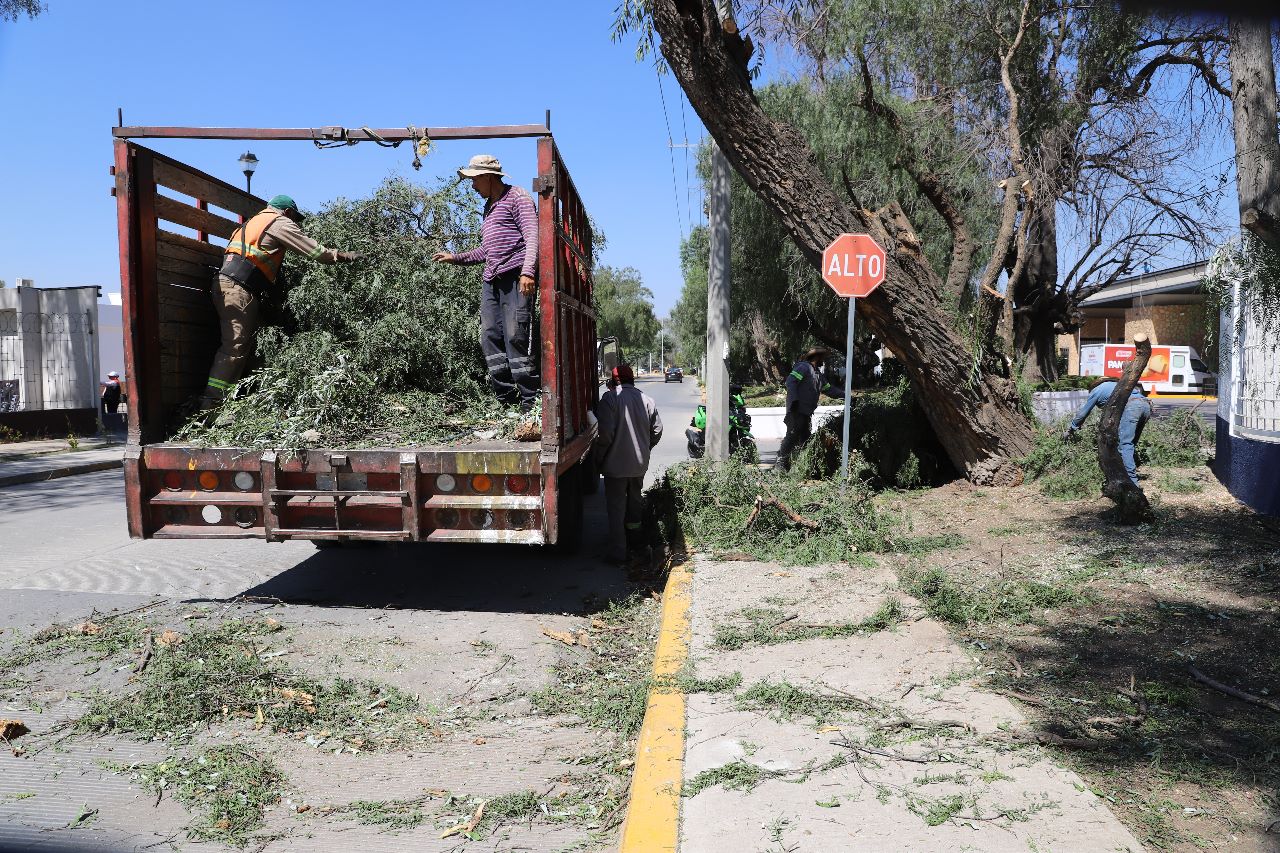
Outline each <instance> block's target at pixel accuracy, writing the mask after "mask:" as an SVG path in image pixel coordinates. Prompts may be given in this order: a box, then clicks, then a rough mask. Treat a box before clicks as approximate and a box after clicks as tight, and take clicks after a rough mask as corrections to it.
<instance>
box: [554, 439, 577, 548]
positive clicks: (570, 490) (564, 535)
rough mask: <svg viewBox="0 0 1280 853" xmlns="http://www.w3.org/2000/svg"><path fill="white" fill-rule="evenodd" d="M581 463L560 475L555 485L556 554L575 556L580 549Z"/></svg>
mask: <svg viewBox="0 0 1280 853" xmlns="http://www.w3.org/2000/svg"><path fill="white" fill-rule="evenodd" d="M584 473H585V468H584V466H583V463H581V462H580V463H578V464H577V465H574V466H573V467H572V468H570V469H569V470H567V471H565V472H564V473H563V474H561V475H560V478H559V480H558V482H557V483H556V515H557V518H558V520H559V528H560V533H559V536H557V538H556V544H555V545H554V546H553V547H554V548H555V551H556V553H557V554H576V553H577V552H578V550H579V549H580V548H581V547H582V492H583V487H584V484H583V474H584Z"/></svg>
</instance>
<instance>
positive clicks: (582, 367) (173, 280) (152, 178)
mask: <svg viewBox="0 0 1280 853" xmlns="http://www.w3.org/2000/svg"><path fill="white" fill-rule="evenodd" d="M112 133H113V136H114V138H115V165H114V167H113V170H112V172H113V174H114V175H115V189H114V191H113V192H114V195H115V197H116V204H117V212H118V217H119V231H120V290H121V293H122V295H123V303H124V334H125V361H126V364H127V368H128V371H127V377H126V380H127V393H128V399H129V402H130V406H129V431H128V444H127V447H126V451H125V465H124V471H125V484H126V491H125V494H126V501H127V509H128V523H129V533H130V535H131V536H134V537H142V538H148V537H155V538H170V539H173V538H201V539H213V538H260V539H266V540H268V541H282V540H286V539H313V540H330V541H334V540H337V541H344V540H382V541H399V542H418V541H427V542H511V543H524V544H530V545H559V546H562V547H568V548H572V547H574V546H576V544H577V542H578V540H579V538H580V536H581V530H582V499H583V492H584V490H585V489H587V488H588V487H590V486H591V485H594V482H593V481H594V478H593V477H588V476H587V475H586V474H585V473H584V472H585V471H586V470H587V467H588V465H587V463H586V461H585V460H586V459H587V456H588V451H589V450H590V447H591V442H592V440H593V439H594V438H595V431H596V429H595V425H594V424H595V422H594V420H593V419H592V418H591V417H590V416H589V412H590V411H591V410H592V409H594V407H595V404H596V402H597V400H598V393H599V384H598V381H597V370H598V366H597V352H596V318H595V311H594V308H593V303H592V281H591V271H592V257H591V251H592V242H591V225H590V222H589V220H588V217H587V214H586V210H585V209H584V208H583V205H582V201H581V200H580V198H579V197H578V193H577V191H576V190H575V188H574V185H573V181H572V180H571V179H570V177H569V173H568V171H567V170H566V169H565V166H564V163H563V161H562V160H561V158H560V153H559V151H558V149H557V148H556V144H555V140H554V139H553V138H552V136H551V131H550V129H549V128H548V127H547V126H544V125H518V126H508V127H501V126H500V127H475V128H421V129H416V128H409V129H408V130H406V129H405V128H398V129H379V130H368V129H361V130H356V129H346V128H338V127H324V128H286V129H254V128H178V127H117V128H113V131H112ZM369 134H373V135H372V136H371V135H369ZM422 136H426V137H428V138H430V139H432V140H444V139H476V140H481V139H495V138H503V139H511V138H521V137H527V138H531V139H534V140H535V144H536V148H537V167H538V171H537V178H536V179H535V180H534V186H533V191H534V194H535V197H536V198H537V200H538V229H539V230H538V242H539V244H538V301H539V324H540V326H539V329H540V333H541V341H542V353H541V367H542V439H541V442H540V443H539V442H524V443H520V442H514V441H488V442H480V443H474V444H464V445H459V446H456V447H454V446H427V447H385V448H375V449H360V450H357V449H343V448H334V449H330V450H307V451H300V452H298V453H286V452H283V451H266V452H263V451H260V450H249V449H245V448H236V447H219V448H198V447H194V446H191V445H186V444H178V443H173V442H169V441H167V440H166V439H167V438H168V435H169V433H168V428H169V426H170V424H171V420H172V416H173V414H174V412H175V410H176V409H177V408H178V407H180V406H181V405H182V404H183V403H184V402H185V401H187V400H188V399H189V398H191V397H192V396H193V395H197V394H199V393H200V392H201V391H202V389H203V387H204V384H205V381H206V379H207V378H208V370H209V365H210V364H211V363H212V360H213V355H214V352H215V351H216V350H217V348H218V345H219V327H218V320H217V315H216V313H215V311H214V308H213V303H212V300H211V299H210V296H209V289H210V286H211V285H212V283H213V281H214V277H215V274H216V270H217V268H218V266H219V265H220V263H221V260H222V255H223V248H222V247H223V246H224V245H225V243H226V240H227V238H228V237H230V235H231V232H232V231H233V230H234V229H235V228H236V227H237V224H238V220H241V219H247V218H249V217H250V216H252V215H253V214H255V213H257V212H258V211H260V210H261V209H262V208H263V207H265V206H266V203H265V202H264V201H263V200H262V199H260V198H257V197H255V196H252V195H249V194H248V193H246V192H244V191H242V190H240V189H238V188H237V187H235V186H233V185H231V184H228V183H226V182H224V181H221V180H219V179H217V178H214V177H212V176H210V175H207V174H205V173H203V172H200V171H198V170H197V169H194V168H192V167H191V166H188V165H186V164H184V163H181V162H178V161H177V160H174V159H172V158H170V157H166V156H164V155H162V154H160V153H158V152H155V151H152V150H150V149H148V148H145V147H143V146H142V145H140V144H138V143H137V142H136V141H135V140H137V139H147V138H163V139H245V140H261V139H271V140H277V139H295V140H300V141H319V142H325V141H328V142H335V141H337V142H342V141H346V142H357V141H361V140H363V139H374V138H377V139H380V140H388V141H398V140H406V141H409V142H410V143H411V144H414V143H416V142H417V141H418V139H419V138H421V137H422ZM174 225H177V226H182V230H184V231H186V230H188V229H189V230H190V231H194V232H195V236H194V237H192V236H186V235H184V234H181V233H177V230H176V229H174V228H173V226H174Z"/></svg>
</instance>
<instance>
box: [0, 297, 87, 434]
mask: <svg viewBox="0 0 1280 853" xmlns="http://www.w3.org/2000/svg"><path fill="white" fill-rule="evenodd" d="M94 326H95V323H94V318H93V316H92V314H91V313H90V312H89V311H71V312H32V311H27V312H21V313H20V312H18V311H17V310H16V309H7V310H0V412H19V411H34V410H41V409H75V408H92V407H96V406H97V404H98V402H97V401H98V377H97V375H96V373H97V341H96V339H95V337H94V335H95V333H96V331H97V330H96V329H95V328H94Z"/></svg>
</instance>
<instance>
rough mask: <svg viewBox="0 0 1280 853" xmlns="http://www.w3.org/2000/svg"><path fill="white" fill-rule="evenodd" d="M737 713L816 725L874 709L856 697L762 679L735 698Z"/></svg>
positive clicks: (782, 681)
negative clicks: (817, 691)
mask: <svg viewBox="0 0 1280 853" xmlns="http://www.w3.org/2000/svg"><path fill="white" fill-rule="evenodd" d="M737 705H738V710H740V711H760V712H762V713H765V714H767V715H768V716H769V718H770V719H772V720H775V721H777V722H790V721H791V720H798V719H809V720H812V721H813V724H814V725H815V726H822V725H826V724H827V723H831V722H835V721H839V720H843V719H846V718H848V716H849V714H850V713H851V712H853V711H856V710H860V711H869V710H875V709H873V708H872V707H871V706H870V705H869V703H868V702H867V701H866V700H864V699H860V698H858V697H857V696H852V695H848V694H843V693H815V692H814V691H812V690H806V689H804V688H803V687H798V686H796V685H795V684H792V683H791V682H789V681H786V680H781V681H774V680H772V679H769V678H765V679H763V680H761V681H757V682H756V683H755V684H753V685H751V686H750V687H748V688H747V689H746V690H744V691H742V692H741V693H739V694H738V695H737Z"/></svg>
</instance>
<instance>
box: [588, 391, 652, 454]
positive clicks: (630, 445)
mask: <svg viewBox="0 0 1280 853" xmlns="http://www.w3.org/2000/svg"><path fill="white" fill-rule="evenodd" d="M596 418H597V419H598V420H599V421H600V434H599V436H598V437H597V438H596V449H595V455H596V462H597V464H599V466H600V473H602V474H604V475H605V476H606V477H643V476H644V474H645V472H646V471H647V470H649V451H650V450H652V449H653V446H654V445H655V444H657V443H658V441H659V439H661V438H662V419H661V418H660V417H658V408H657V407H656V406H655V405H654V404H653V398H651V397H650V396H649V395H648V394H645V393H644V392H643V391H640V390H638V389H637V388H636V387H635V386H634V385H619V386H618V388H617V390H615V391H609V392H607V393H605V394H604V395H602V396H601V397H600V405H599V406H598V407H597V408H596Z"/></svg>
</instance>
